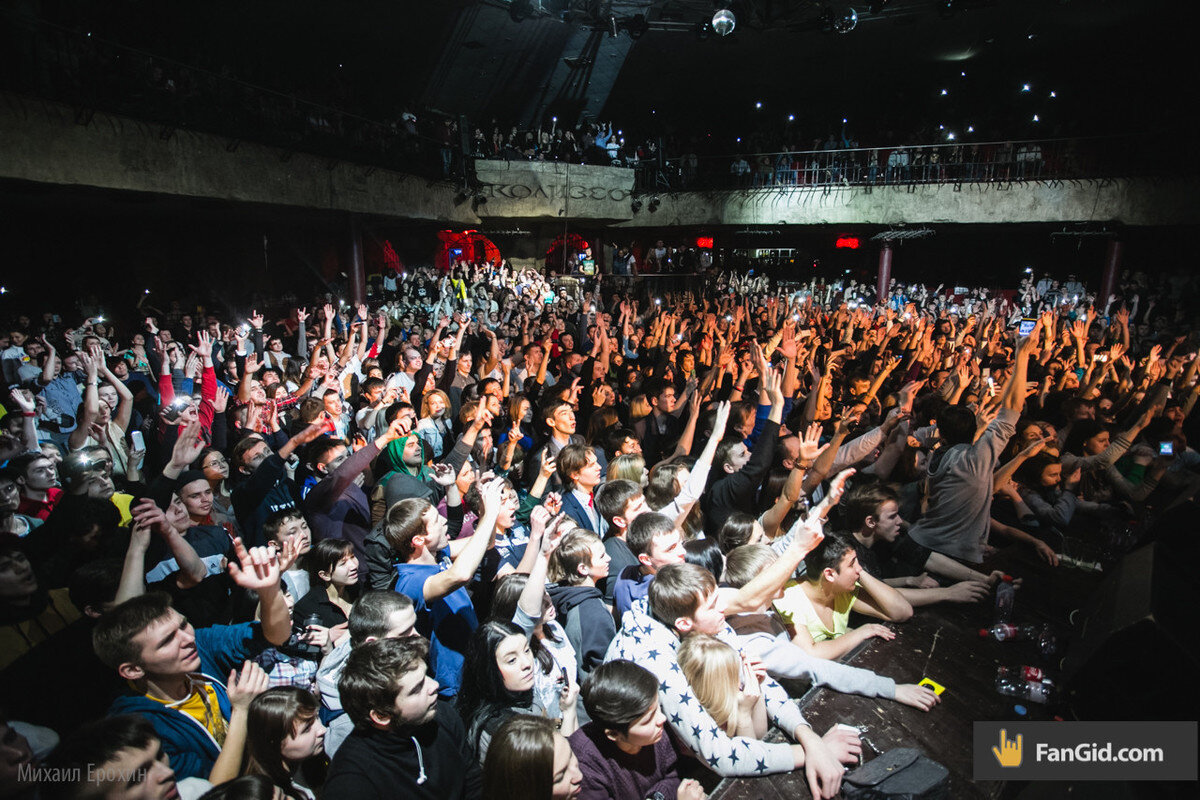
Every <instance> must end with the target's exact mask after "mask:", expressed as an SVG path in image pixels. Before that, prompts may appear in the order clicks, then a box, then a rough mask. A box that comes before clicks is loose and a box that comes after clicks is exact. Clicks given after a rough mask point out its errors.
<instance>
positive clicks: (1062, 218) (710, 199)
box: [622, 178, 1200, 227]
mask: <svg viewBox="0 0 1200 800" xmlns="http://www.w3.org/2000/svg"><path fill="white" fill-rule="evenodd" d="M910 189H911V191H910ZM658 197H659V200H660V205H659V208H658V210H657V211H655V212H651V211H650V209H649V206H650V204H649V203H644V204H643V206H642V208H641V210H640V211H639V212H638V213H637V214H634V215H632V218H631V219H629V220H628V221H627V222H624V223H622V225H624V226H627V227H670V226H676V225H681V226H692V225H785V224H786V225H825V224H851V223H864V224H875V225H898V224H902V223H921V224H932V223H939V222H944V223H1012V222H1063V223H1067V222H1109V221H1113V222H1121V223H1124V224H1126V225H1189V224H1196V223H1197V222H1200V205H1198V204H1197V202H1196V201H1197V199H1198V198H1200V182H1198V181H1197V180H1195V179H1183V178H1180V179H1172V180H1164V179H1157V180H1154V179H1134V180H1105V181H1070V182H1065V183H1057V184H1053V185H1051V184H1049V183H1032V182H1031V183H1013V184H995V183H993V184H963V185H962V186H961V187H959V188H958V189H956V188H955V187H954V186H953V185H951V184H941V185H922V186H913V187H905V186H883V187H872V188H870V189H867V188H865V187H841V188H832V187H831V188H830V189H829V191H828V192H826V191H825V190H824V189H822V188H776V189H759V190H744V191H725V192H685V193H682V194H677V195H667V194H663V195H659V196H658Z"/></svg>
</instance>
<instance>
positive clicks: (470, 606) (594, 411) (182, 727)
mask: <svg viewBox="0 0 1200 800" xmlns="http://www.w3.org/2000/svg"><path fill="white" fill-rule="evenodd" d="M1139 280H1140V281H1142V283H1143V284H1145V283H1147V282H1146V280H1145V278H1144V277H1141V278H1139V276H1136V275H1135V276H1133V277H1131V278H1129V279H1128V280H1127V281H1126V282H1125V284H1124V286H1123V288H1122V290H1121V291H1122V299H1118V298H1117V297H1113V298H1106V299H1102V300H1097V299H1095V298H1093V297H1092V296H1090V295H1089V294H1088V292H1087V291H1086V289H1083V288H1082V287H1081V291H1079V292H1078V293H1072V292H1071V291H1070V290H1067V291H1063V290H1062V288H1061V287H1059V286H1053V287H1052V286H1051V285H1050V284H1049V283H1048V284H1047V285H1046V286H1045V287H1042V285H1041V283H1042V281H1040V280H1039V281H1037V282H1035V281H1034V279H1033V277H1032V276H1030V277H1029V278H1028V279H1027V281H1026V283H1025V285H1023V286H1021V287H1019V288H1018V290H1017V291H1016V292H1011V293H1009V294H1008V295H1006V296H1004V297H997V296H989V293H988V292H986V291H984V290H975V289H972V290H970V291H969V292H967V293H965V294H963V293H961V292H959V291H958V289H956V288H955V289H948V288H945V287H937V288H934V289H931V288H930V287H927V286H920V285H894V286H893V290H892V291H891V292H890V293H889V296H888V297H887V298H882V302H878V301H879V300H880V298H874V297H873V296H872V292H873V290H871V289H868V288H867V287H858V286H855V285H853V284H847V285H842V284H840V283H839V284H833V283H830V284H824V283H822V284H819V285H817V284H812V285H804V286H798V287H786V288H784V287H780V286H778V285H775V284H773V283H772V282H771V281H768V280H767V279H766V278H764V277H762V276H758V277H755V276H750V275H744V274H739V275H734V274H729V273H725V274H720V275H717V274H710V275H709V276H708V277H707V278H706V279H705V278H697V280H696V281H694V282H693V283H692V285H691V288H690V289H689V290H687V291H676V292H673V293H668V294H664V295H661V296H657V297H651V296H646V295H641V296H638V294H637V293H636V292H632V291H629V290H626V289H624V288H622V289H621V290H620V291H614V290H613V289H611V288H610V287H609V284H608V283H606V280H605V278H604V276H599V277H598V278H596V279H595V280H587V281H577V282H572V283H571V284H570V285H565V284H564V285H561V286H560V285H556V284H554V283H552V282H551V281H549V280H548V279H547V278H545V277H544V276H542V275H540V274H538V273H536V272H533V271H530V270H525V271H517V270H511V269H509V268H508V266H507V265H506V264H503V263H502V264H500V265H493V264H482V265H465V264H459V265H456V266H455V267H454V268H453V269H452V270H451V271H450V272H449V273H448V274H439V273H437V272H435V271H434V270H432V269H430V268H410V269H409V270H408V271H407V272H406V273H405V275H404V277H403V278H402V279H401V280H400V281H399V282H398V284H396V285H395V286H394V287H393V288H392V289H391V290H390V291H389V292H388V296H387V297H386V298H385V299H384V301H383V302H382V304H381V305H380V306H379V307H377V308H369V307H368V306H366V305H357V306H355V305H346V304H342V303H338V302H336V301H334V302H321V300H320V299H318V301H317V303H316V304H314V305H310V306H307V307H298V308H297V307H275V308H271V309H269V310H270V311H271V312H272V313H271V314H270V316H268V315H267V314H265V313H260V311H259V310H251V311H250V313H249V314H248V315H246V316H245V317H244V318H238V317H232V318H231V317H230V316H229V315H224V316H219V315H216V314H213V313H208V312H206V311H205V310H204V309H199V308H195V307H189V306H187V305H183V304H179V305H176V306H174V307H172V308H171V309H169V310H167V311H156V310H154V309H152V308H150V307H149V306H148V305H146V304H144V303H143V304H139V306H138V307H137V308H136V309H133V308H131V309H127V310H125V311H127V313H128V316H127V317H120V321H119V322H117V323H114V322H113V321H112V320H111V319H108V318H105V317H102V316H92V317H90V318H88V319H85V320H74V321H73V320H62V321H60V318H59V317H57V316H55V314H54V313H49V312H48V313H44V314H43V313H39V311H38V309H33V308H30V309H28V315H26V316H22V315H16V316H14V317H13V318H12V319H10V320H8V323H9V324H7V325H6V326H5V327H4V329H3V333H2V334H0V339H2V341H0V364H2V366H3V374H4V379H5V383H6V384H7V385H8V386H9V387H10V391H9V393H8V397H7V398H6V400H5V412H6V413H5V416H4V417H3V419H2V421H0V424H2V428H3V439H2V440H0V459H3V467H0V537H2V538H0V617H2V618H0V641H2V642H3V647H0V669H3V682H2V685H3V699H2V700H0V727H2V734H0V735H2V744H0V747H3V748H4V758H3V759H0V797H4V798H32V797H35V796H36V797H40V798H42V799H43V800H57V799H59V798H62V800H82V798H97V797H104V798H112V799H114V800H115V799H116V798H134V797H139V798H142V797H152V798H162V800H171V799H172V798H177V797H184V798H185V799H186V800H192V799H193V798H196V797H200V796H204V797H206V798H231V799H232V798H238V799H239V800H240V799H241V798H255V799H256V800H278V799H279V798H291V800H304V799H305V798H313V797H318V796H319V797H322V798H327V799H328V800H343V799H345V800H349V799H350V798H354V800H369V799H370V798H385V797H394V796H405V797H415V798H438V799H439V800H445V799H446V798H480V797H485V798H489V800H493V799H496V798H509V797H515V796H521V797H530V798H537V799H538V800H547V799H548V798H554V799H555V800H572V799H573V798H587V800H602V799H608V800H642V799H643V798H648V797H659V798H677V799H678V800H702V798H704V797H705V786H709V787H711V786H712V784H713V778H714V777H715V776H746V777H755V776H763V775H768V774H774V773H781V772H787V771H791V770H802V771H803V773H804V775H805V780H806V782H807V785H808V787H809V789H810V790H811V792H812V794H813V796H814V797H818V798H828V797H832V796H834V795H836V794H837V793H838V791H839V788H840V784H841V780H842V775H843V769H844V765H848V764H857V763H858V762H859V758H860V756H861V754H862V749H863V745H862V742H861V741H860V739H859V737H858V735H857V734H856V733H855V732H853V731H852V730H847V729H845V728H844V727H835V728H832V729H830V730H828V731H817V730H813V728H812V727H811V726H810V725H809V723H808V722H807V721H806V720H805V718H804V715H803V714H802V712H801V709H800V707H799V706H798V705H797V703H796V702H795V700H794V699H793V698H792V697H790V696H789V695H788V693H787V691H785V689H784V688H783V685H782V684H781V682H780V681H787V680H791V679H797V678H799V679H805V680H807V681H809V682H810V683H811V684H813V685H819V686H824V687H828V688H829V689H830V690H833V691H837V692H843V693H847V694H852V695H859V696H862V697H863V698H864V699H863V700H862V702H864V703H871V704H872V705H877V706H878V708H879V709H880V710H881V713H884V714H886V713H887V710H888V708H889V707H891V706H890V703H898V704H903V705H907V706H911V707H914V708H917V709H920V710H922V711H926V712H929V713H931V714H937V713H938V709H937V705H938V703H939V702H940V699H939V697H938V695H937V694H935V693H934V692H933V691H932V690H931V689H929V688H927V687H924V686H919V685H915V684H913V683H905V682H902V676H895V675H887V674H879V673H876V672H873V671H869V670H865V669H862V668H858V667H854V666H851V665H850V664H847V663H843V661H842V660H841V659H842V658H843V657H844V656H846V655H847V654H849V653H850V652H851V651H852V650H854V649H855V648H856V647H857V646H858V645H860V644H862V643H865V642H868V641H870V640H878V646H882V647H888V646H899V645H898V643H891V644H889V640H891V639H893V638H894V636H895V631H896V626H902V625H904V624H905V622H906V621H907V620H909V619H910V618H911V617H912V616H913V615H914V614H921V613H922V608H923V607H924V606H927V605H930V604H935V603H978V602H981V601H985V600H986V598H988V597H989V596H990V593H991V589H992V587H993V586H994V585H995V584H996V583H997V582H998V581H999V580H1000V579H1001V577H1002V576H1001V573H1000V572H999V571H996V570H993V569H991V568H989V567H987V566H985V564H986V563H987V561H988V559H989V557H990V556H991V555H992V554H993V552H994V551H995V550H996V549H997V548H1024V549H1027V550H1028V552H1029V553H1030V554H1031V555H1034V554H1036V555H1035V557H1036V558H1040V559H1041V560H1043V561H1044V562H1046V563H1047V564H1049V565H1055V564H1057V563H1058V560H1059V557H1060V555H1061V554H1062V553H1064V551H1066V550H1067V549H1068V542H1070V541H1074V540H1089V539H1095V538H1097V537H1098V536H1102V531H1103V530H1104V528H1105V526H1106V525H1108V524H1110V523H1111V522H1112V521H1114V520H1125V521H1129V520H1136V519H1139V518H1145V517H1146V516H1147V515H1148V514H1150V513H1152V510H1154V509H1163V508H1165V507H1167V506H1169V505H1171V504H1173V503H1178V502H1181V501H1184V500H1186V499H1189V498H1191V497H1192V496H1194V494H1195V492H1196V490H1197V487H1198V486H1200V478H1198V476H1197V465H1198V464H1200V456H1198V455H1197V453H1196V452H1195V451H1194V450H1192V449H1190V448H1189V447H1188V438H1187V434H1186V431H1187V430H1188V429H1189V428H1190V422H1189V420H1190V417H1191V415H1192V412H1193V411H1194V407H1195V404H1196V400H1197V397H1198V396H1200V387H1198V382H1197V378H1198V375H1200V360H1197V358H1196V350H1195V348H1196V346H1197V343H1196V342H1195V341H1194V340H1190V339H1189V337H1188V336H1187V332H1188V331H1190V330H1193V329H1194V328H1192V327H1188V325H1189V321H1188V320H1187V319H1185V316H1184V314H1185V312H1184V311H1183V310H1182V309H1183V308H1184V307H1185V304H1183V303H1182V302H1181V303H1179V304H1178V305H1173V304H1169V303H1168V302H1167V301H1165V300H1164V301H1162V302H1161V304H1159V305H1158V306H1157V311H1156V302H1157V301H1155V302H1150V301H1149V300H1148V298H1150V296H1151V289H1150V287H1149V286H1148V285H1144V286H1143V285H1142V284H1139ZM1172 280H1174V279H1172ZM1051 283H1052V281H1051ZM1139 286H1142V288H1140V289H1139ZM1072 288H1074V287H1072ZM1139 292H1140V293H1141V294H1142V295H1144V296H1145V297H1146V298H1147V301H1146V303H1145V304H1144V305H1141V306H1139V305H1138V303H1139V302H1140V301H1139V300H1138V299H1135V298H1134V295H1135V294H1138V293H1139ZM1194 292H1195V279H1194V278H1193V277H1190V276H1183V277H1182V278H1180V279H1179V283H1178V284H1177V285H1173V291H1172V294H1173V296H1174V297H1176V298H1184V297H1188V296H1191V295H1192V294H1194ZM1156 296H1157V295H1156ZM1193 307H1194V306H1193ZM1176 308H1180V311H1179V312H1178V314H1175V309H1176ZM262 311H268V309H265V308H264V309H262ZM1177 333H1178V334H1180V335H1176V334H1177ZM864 618H865V620H866V621H865V622H864V621H863V619H864ZM908 677H910V678H911V676H908ZM772 725H773V726H775V727H776V728H778V729H780V730H781V731H782V732H783V733H784V734H786V738H787V739H788V740H790V741H789V742H784V741H780V740H779V738H778V737H772V738H770V739H768V737H767V732H768V729H769V728H770V727H771V726H772Z"/></svg>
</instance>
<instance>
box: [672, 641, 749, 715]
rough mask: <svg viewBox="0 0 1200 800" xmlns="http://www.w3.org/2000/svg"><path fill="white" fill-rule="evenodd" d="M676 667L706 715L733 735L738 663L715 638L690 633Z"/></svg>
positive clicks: (735, 656)
mask: <svg viewBox="0 0 1200 800" xmlns="http://www.w3.org/2000/svg"><path fill="white" fill-rule="evenodd" d="M678 660H679V668H680V669H681V670H683V675H684V677H685V678H687V681H688V683H689V684H690V685H691V687H692V691H693V692H694V693H695V695H696V699H697V700H699V701H700V705H701V706H703V707H704V710H705V711H707V712H708V714H709V716H711V717H712V718H713V720H715V721H716V723H717V724H718V725H719V726H721V729H722V730H724V731H725V733H727V734H728V735H730V736H734V735H735V734H736V732H737V724H738V677H739V676H740V674H741V669H742V660H741V657H740V656H738V653H737V651H736V650H734V649H733V648H732V647H730V646H729V645H727V644H725V643H724V642H722V641H721V640H720V639H718V638H716V637H715V636H709V635H708V634H705V633H693V634H691V635H690V636H685V637H684V639H683V643H682V644H681V645H680V646H679V653H678Z"/></svg>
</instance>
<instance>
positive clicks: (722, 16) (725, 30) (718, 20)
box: [712, 8, 737, 36]
mask: <svg viewBox="0 0 1200 800" xmlns="http://www.w3.org/2000/svg"><path fill="white" fill-rule="evenodd" d="M736 27H737V17H735V16H734V15H733V12H732V11H730V10H729V9H728V8H718V9H717V11H716V13H715V14H713V16H712V29H713V30H714V31H716V32H717V35H718V36H728V35H729V34H731V33H733V29H734V28H736Z"/></svg>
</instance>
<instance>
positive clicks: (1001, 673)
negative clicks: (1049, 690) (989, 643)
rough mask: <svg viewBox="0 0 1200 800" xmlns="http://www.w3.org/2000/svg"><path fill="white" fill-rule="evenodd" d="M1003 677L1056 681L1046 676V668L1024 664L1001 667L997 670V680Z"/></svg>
mask: <svg viewBox="0 0 1200 800" xmlns="http://www.w3.org/2000/svg"><path fill="white" fill-rule="evenodd" d="M1001 678H1003V679H1005V680H1008V681H1037V682H1039V683H1049V684H1053V683H1054V681H1052V680H1050V679H1049V678H1047V677H1046V672H1045V670H1041V669H1038V668H1037V667H1030V666H1026V665H1024V664H1022V665H1021V666H1019V667H1000V669H999V670H997V671H996V680H1000V679H1001Z"/></svg>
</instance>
